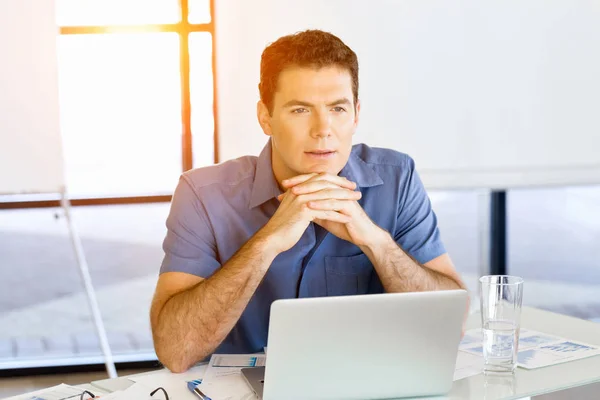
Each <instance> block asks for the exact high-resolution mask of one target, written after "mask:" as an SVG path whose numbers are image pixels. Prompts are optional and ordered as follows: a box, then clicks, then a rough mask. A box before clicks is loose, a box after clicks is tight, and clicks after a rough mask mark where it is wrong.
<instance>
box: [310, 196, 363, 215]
mask: <svg viewBox="0 0 600 400" xmlns="http://www.w3.org/2000/svg"><path fill="white" fill-rule="evenodd" d="M353 202H354V201H353V200H332V199H327V200H316V201H309V202H308V203H307V206H308V207H309V208H312V209H313V210H323V211H337V212H341V213H343V214H345V215H348V214H350V206H351V205H352V203H353Z"/></svg>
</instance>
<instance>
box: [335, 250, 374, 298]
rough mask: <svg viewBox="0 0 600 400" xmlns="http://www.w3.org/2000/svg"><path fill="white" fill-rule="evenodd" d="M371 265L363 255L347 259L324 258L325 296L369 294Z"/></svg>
mask: <svg viewBox="0 0 600 400" xmlns="http://www.w3.org/2000/svg"><path fill="white" fill-rule="evenodd" d="M373 273H374V271H373V265H372V264H371V261H370V260H369V258H368V257H367V256H366V255H365V254H359V255H357V256H349V257H330V256H326V257H325V281H326V284H327V296H346V295H355V294H367V293H369V285H370V282H371V276H372V275H373Z"/></svg>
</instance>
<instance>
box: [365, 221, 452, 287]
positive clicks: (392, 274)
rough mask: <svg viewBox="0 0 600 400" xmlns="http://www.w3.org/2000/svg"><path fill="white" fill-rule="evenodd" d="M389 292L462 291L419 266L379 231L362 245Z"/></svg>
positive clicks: (434, 272) (443, 278)
mask: <svg viewBox="0 0 600 400" xmlns="http://www.w3.org/2000/svg"><path fill="white" fill-rule="evenodd" d="M361 249H362V250H363V252H364V253H365V254H366V255H367V256H368V257H369V259H370V260H371V262H372V263H373V266H374V267H375V270H376V271H377V274H378V275H379V279H380V280H381V283H382V284H383V288H384V289H385V291H386V292H388V293H394V292H421V291H430V290H447V289H461V288H462V286H461V283H460V282H457V281H456V280H454V279H452V278H451V277H449V276H447V275H444V274H442V273H440V272H437V271H434V270H432V269H429V268H427V267H426V266H424V265H421V264H419V263H418V262H417V261H415V260H414V259H413V258H412V257H411V256H409V255H408V254H407V253H406V252H404V250H402V248H401V247H400V246H398V244H397V243H396V242H395V241H394V239H393V238H392V237H391V236H390V235H389V233H388V232H385V231H383V230H382V231H381V234H380V235H378V237H377V238H376V240H374V241H373V242H372V244H370V245H366V246H361Z"/></svg>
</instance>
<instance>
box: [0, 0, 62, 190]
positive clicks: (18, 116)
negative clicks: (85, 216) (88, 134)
mask: <svg viewBox="0 0 600 400" xmlns="http://www.w3.org/2000/svg"><path fill="white" fill-rule="evenodd" d="M57 33H58V29H57V26H56V24H55V22H54V1H48V0H43V1H40V0H37V1H36V0H0V194H25V193H57V192H60V191H62V189H63V187H64V183H65V178H64V171H63V152H62V142H61V136H60V130H59V108H58V72H57V56H56V35H57Z"/></svg>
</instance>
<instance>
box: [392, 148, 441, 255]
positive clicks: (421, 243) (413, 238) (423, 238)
mask: <svg viewBox="0 0 600 400" xmlns="http://www.w3.org/2000/svg"><path fill="white" fill-rule="evenodd" d="M405 168H406V170H405V174H408V176H406V175H405V176H404V179H401V180H400V182H401V185H403V187H402V188H400V190H401V196H400V199H401V200H400V204H399V207H398V214H397V221H396V232H395V233H394V239H395V240H396V243H398V245H400V247H402V248H403V249H404V250H405V251H406V252H408V253H409V254H410V255H411V256H412V257H413V258H415V259H416V260H417V261H418V262H419V263H421V264H424V263H426V262H428V261H431V260H433V259H434V258H436V257H439V256H441V255H442V254H444V253H446V249H445V247H444V244H443V243H442V239H441V237H440V232H439V229H438V224H437V217H436V215H435V213H434V211H433V208H432V207H431V201H430V200H429V197H428V196H427V192H426V191H425V187H424V186H423V183H422V182H421V179H420V177H419V174H418V173H417V171H416V169H415V163H414V161H413V160H412V158H408V161H407V163H406V167H405Z"/></svg>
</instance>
